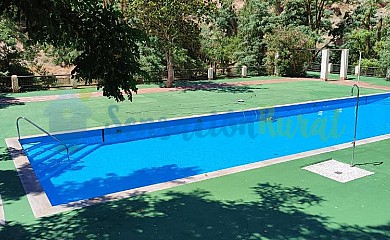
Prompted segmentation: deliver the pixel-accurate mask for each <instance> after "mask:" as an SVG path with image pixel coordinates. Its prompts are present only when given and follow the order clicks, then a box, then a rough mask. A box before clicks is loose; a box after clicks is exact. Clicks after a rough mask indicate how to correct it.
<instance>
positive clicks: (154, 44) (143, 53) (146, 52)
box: [138, 37, 165, 82]
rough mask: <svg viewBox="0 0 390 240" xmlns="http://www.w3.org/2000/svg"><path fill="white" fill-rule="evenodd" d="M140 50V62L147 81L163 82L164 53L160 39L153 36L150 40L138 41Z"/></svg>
mask: <svg viewBox="0 0 390 240" xmlns="http://www.w3.org/2000/svg"><path fill="white" fill-rule="evenodd" d="M138 47H139V50H140V59H139V63H140V66H141V70H142V71H143V72H144V75H143V76H139V77H141V78H144V80H145V81H146V82H161V81H162V75H163V71H164V68H165V66H164V62H163V60H164V53H163V52H161V50H160V44H159V40H158V38H156V37H151V38H150V39H149V40H148V41H143V42H139V43H138Z"/></svg>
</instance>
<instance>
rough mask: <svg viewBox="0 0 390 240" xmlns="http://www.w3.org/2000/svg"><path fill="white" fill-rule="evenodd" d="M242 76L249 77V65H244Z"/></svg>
mask: <svg viewBox="0 0 390 240" xmlns="http://www.w3.org/2000/svg"><path fill="white" fill-rule="evenodd" d="M241 76H242V77H247V76H248V67H247V66H242V69H241Z"/></svg>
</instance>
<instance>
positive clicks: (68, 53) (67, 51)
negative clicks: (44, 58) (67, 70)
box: [45, 46, 81, 67]
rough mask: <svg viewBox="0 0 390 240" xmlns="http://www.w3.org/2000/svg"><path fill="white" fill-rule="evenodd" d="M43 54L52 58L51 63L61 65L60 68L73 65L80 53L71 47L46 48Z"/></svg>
mask: <svg viewBox="0 0 390 240" xmlns="http://www.w3.org/2000/svg"><path fill="white" fill-rule="evenodd" d="M45 52H46V54H48V56H51V57H53V61H54V63H55V64H56V65H61V66H62V67H68V66H71V65H73V64H74V63H75V61H76V58H77V57H78V56H80V54H81V52H80V51H77V49H76V48H75V47H71V46H62V47H60V46H57V47H53V46H47V47H46V49H45Z"/></svg>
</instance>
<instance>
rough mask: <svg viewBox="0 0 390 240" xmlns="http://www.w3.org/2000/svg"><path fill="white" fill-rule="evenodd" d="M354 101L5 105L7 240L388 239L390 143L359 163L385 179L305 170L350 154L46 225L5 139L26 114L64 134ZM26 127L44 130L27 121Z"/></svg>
mask: <svg viewBox="0 0 390 240" xmlns="http://www.w3.org/2000/svg"><path fill="white" fill-rule="evenodd" d="M245 80H247V79H245ZM222 82H223V81H222ZM76 91H77V90H76ZM80 91H81V90H80ZM377 92H383V91H381V90H374V89H365V88H362V89H361V94H371V93H377ZM31 94H32V93H31ZM65 94H66V93H65ZM349 94H350V87H349V86H339V85H334V84H329V83H326V82H320V81H318V82H316V81H307V82H288V83H272V84H257V85H248V86H234V87H230V88H222V89H218V88H217V89H197V90H186V91H175V92H164V93H150V94H139V95H135V97H134V102H132V103H131V102H122V103H116V102H115V101H114V100H112V99H106V98H104V97H96V98H88V96H85V97H83V98H81V99H67V100H56V101H47V102H31V103H24V104H14V105H6V106H4V105H0V113H1V117H2V121H1V123H0V138H1V139H2V141H1V142H0V195H1V198H2V199H3V204H4V211H5V218H6V226H5V227H1V226H0V239H388V238H390V159H389V157H388V156H390V147H389V146H390V140H384V141H380V142H376V143H371V144H366V145H362V146H358V147H357V148H356V162H358V163H366V165H362V166H360V167H361V168H363V169H366V170H369V171H372V172H374V173H375V174H373V175H371V176H368V177H365V178H362V179H357V180H355V181H352V182H349V183H344V184H342V183H338V182H336V181H333V180H330V179H327V178H324V177H321V176H319V175H316V174H313V173H310V172H308V171H305V170H302V169H301V168H302V167H303V166H307V165H310V164H312V163H316V162H320V161H324V160H327V159H329V158H334V159H337V160H339V161H342V162H346V163H348V162H349V161H350V159H351V154H352V152H351V149H345V150H340V151H336V152H330V153H326V154H321V155H316V156H312V157H307V158H303V159H298V160H294V161H290V162H287V163H281V164H276V165H272V166H268V167H264V168H259V169H255V170H249V171H245V172H241V173H236V174H231V175H227V176H223V177H219V178H215V179H210V180H206V181H202V182H197V183H192V184H188V185H183V186H179V187H175V188H172V189H169V190H163V191H159V192H154V193H150V194H144V195H140V196H136V197H131V198H128V199H124V200H119V201H114V202H109V203H104V204H98V205H94V206H91V207H86V208H82V209H79V210H74V211H70V212H65V213H60V214H56V215H53V216H49V217H43V218H38V219H35V218H34V217H33V214H32V212H31V209H30V206H29V204H28V201H27V197H26V195H25V193H24V190H23V187H22V185H21V183H20V180H19V178H18V176H17V173H16V171H15V168H14V165H13V162H12V160H11V159H10V156H9V154H8V152H7V150H6V145H5V142H4V140H3V139H4V138H8V137H15V136H16V135H17V133H16V128H15V120H16V118H17V117H18V116H25V117H28V118H29V119H31V120H33V121H34V122H36V123H38V124H39V125H40V126H42V127H43V128H45V129H47V130H49V131H52V132H55V131H63V130H74V129H82V128H90V127H97V126H107V125H112V124H124V123H126V122H127V123H129V122H134V121H145V120H151V119H154V120H158V119H160V118H173V117H181V116H189V115H195V114H207V113H212V112H221V111H230V110H243V109H248V108H255V107H266V106H274V105H279V104H289V103H296V102H303V101H311V100H319V99H328V98H335V97H346V96H349ZM31 96H32V95H31ZM239 99H243V100H244V102H243V103H239V102H237V100H239ZM21 130H22V134H23V135H30V134H37V133H39V131H37V130H35V129H33V128H31V127H29V126H28V125H27V124H25V123H21ZM166 151H174V146H172V149H166ZM135 154H142V153H141V152H140V153H135ZM375 162H384V163H383V164H380V165H374V164H373V163H375Z"/></svg>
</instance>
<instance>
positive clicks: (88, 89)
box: [0, 76, 283, 98]
mask: <svg viewBox="0 0 390 240" xmlns="http://www.w3.org/2000/svg"><path fill="white" fill-rule="evenodd" d="M272 79H283V78H282V77H277V76H260V77H247V78H223V79H216V80H212V81H209V80H201V81H192V83H199V82H205V83H231V82H240V81H258V80H272ZM175 83H176V85H178V86H180V85H181V82H180V81H178V82H175ZM137 87H138V88H139V89H145V88H159V87H163V84H154V83H148V84H139V85H137ZM91 92H101V89H100V90H97V88H96V87H95V86H90V87H78V88H77V89H71V88H67V89H51V90H41V91H30V92H22V93H0V98H1V97H2V96H6V97H32V96H49V95H64V94H79V93H82V94H83V93H91Z"/></svg>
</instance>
